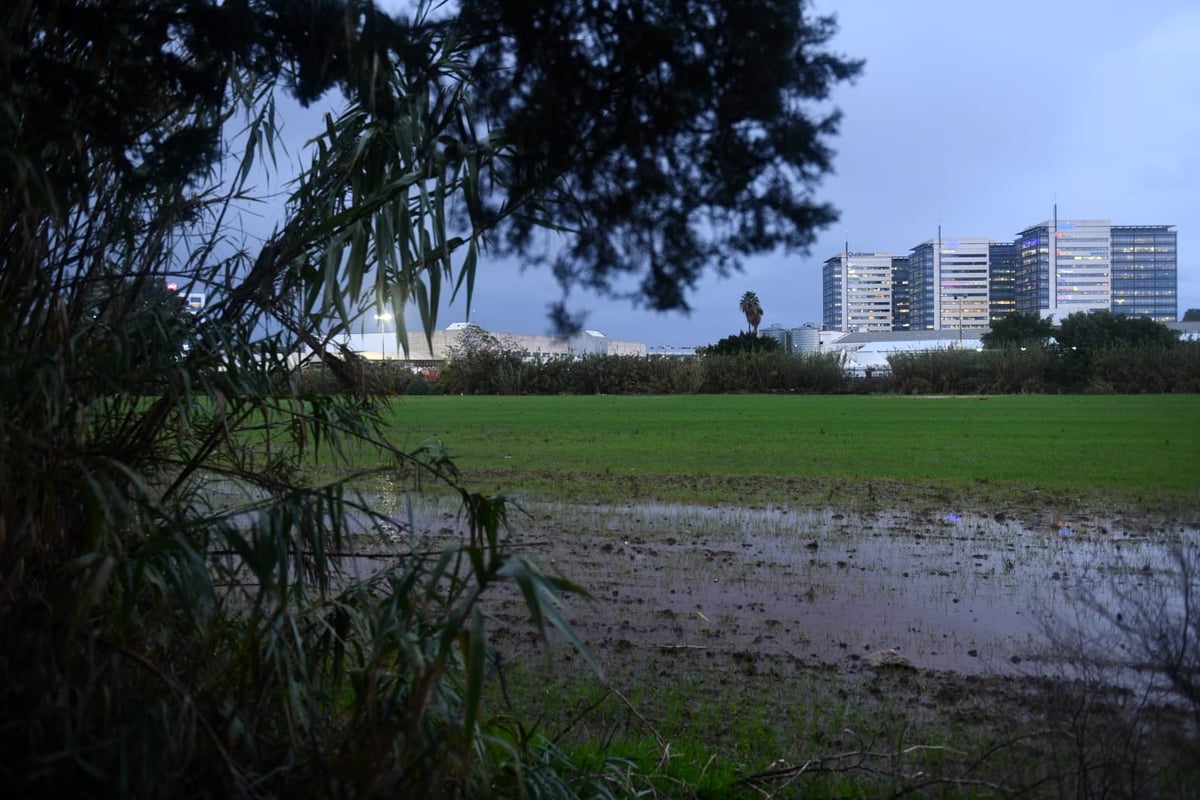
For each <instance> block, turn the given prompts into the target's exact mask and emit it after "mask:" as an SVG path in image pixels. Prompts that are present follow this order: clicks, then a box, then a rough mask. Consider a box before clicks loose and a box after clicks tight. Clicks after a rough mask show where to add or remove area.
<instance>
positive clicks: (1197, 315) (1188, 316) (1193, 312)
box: [1181, 308, 1200, 322]
mask: <svg viewBox="0 0 1200 800" xmlns="http://www.w3.org/2000/svg"><path fill="white" fill-rule="evenodd" d="M1181 322H1200V308H1189V309H1188V310H1187V311H1185V312H1183V319H1182V320H1181Z"/></svg>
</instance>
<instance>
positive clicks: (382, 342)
mask: <svg viewBox="0 0 1200 800" xmlns="http://www.w3.org/2000/svg"><path fill="white" fill-rule="evenodd" d="M375 319H377V320H378V321H379V322H380V323H382V324H381V325H380V326H379V327H380V329H381V333H380V334H379V349H380V351H381V353H380V354H381V356H382V359H381V360H383V361H387V339H386V338H385V337H386V336H387V324H388V323H389V322H391V321H392V315H391V314H389V313H388V312H386V311H385V312H384V313H382V314H376V315H375Z"/></svg>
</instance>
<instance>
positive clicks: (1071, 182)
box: [410, 0, 1200, 347]
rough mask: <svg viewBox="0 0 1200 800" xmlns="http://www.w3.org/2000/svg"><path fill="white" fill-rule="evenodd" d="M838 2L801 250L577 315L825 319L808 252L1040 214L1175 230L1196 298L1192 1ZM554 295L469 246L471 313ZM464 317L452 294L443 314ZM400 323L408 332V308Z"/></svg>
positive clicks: (995, 227)
mask: <svg viewBox="0 0 1200 800" xmlns="http://www.w3.org/2000/svg"><path fill="white" fill-rule="evenodd" d="M812 9H813V10H815V12H816V13H819V14H822V15H824V14H831V13H832V14H836V16H837V19H838V24H839V32H838V34H837V35H836V37H835V38H834V39H833V40H832V41H831V42H830V45H829V47H830V49H832V50H834V51H835V52H837V53H839V54H841V55H844V56H847V57H850V58H862V59H865V60H866V65H865V67H864V69H863V73H862V74H861V75H860V77H859V78H858V79H857V80H856V81H855V82H854V83H850V84H841V85H839V87H838V88H837V89H836V90H835V92H834V95H833V97H832V105H833V106H836V107H837V108H839V109H840V110H841V111H842V113H843V119H842V123H841V130H840V133H839V134H838V135H837V136H836V137H834V138H833V139H831V140H830V144H831V145H832V147H833V149H834V150H835V151H836V155H835V156H834V160H833V168H834V172H833V174H830V175H828V176H827V177H826V178H825V179H824V180H823V181H822V182H821V184H820V185H819V186H818V187H817V190H816V193H817V197H818V198H819V199H821V200H823V201H828V202H830V203H832V204H833V205H834V206H835V207H836V208H837V209H839V211H840V214H841V218H840V220H839V221H838V222H837V223H835V224H834V225H832V226H830V227H829V228H827V229H825V230H824V231H822V232H821V233H820V234H819V236H818V239H817V242H816V244H815V245H814V246H813V248H812V249H811V251H810V253H809V254H807V255H805V254H802V253H792V254H785V253H774V254H770V255H766V256H760V257H756V258H754V259H749V260H747V261H746V263H745V265H744V269H743V271H742V272H741V273H739V274H735V275H733V276H731V277H728V278H720V277H717V276H715V275H714V276H710V277H709V278H707V279H705V280H703V281H702V282H701V283H700V285H699V286H698V287H697V289H696V290H695V291H694V292H692V293H691V294H690V295H689V296H688V300H689V303H690V304H691V306H692V311H691V312H690V313H687V314H685V313H680V312H670V313H657V312H653V311H649V310H646V309H644V308H637V307H635V306H633V305H632V304H630V302H629V301H622V300H609V299H606V298H602V297H597V296H596V295H593V294H589V293H586V292H582V291H574V292H572V294H571V295H570V297H569V303H570V305H571V306H572V307H573V308H580V309H585V310H587V311H588V312H589V313H588V316H587V319H586V322H585V327H587V328H589V329H593V330H598V331H600V332H601V333H603V334H604V335H605V336H607V337H608V338H610V339H619V340H627V341H636V342H644V343H646V344H647V345H649V346H651V347H693V346H696V345H703V344H710V343H713V342H716V341H717V340H719V339H721V338H723V337H725V336H729V335H731V334H735V333H738V332H739V331H741V330H744V329H745V328H746V322H745V317H744V316H743V315H742V314H741V312H740V311H739V309H738V299H739V298H740V297H741V295H742V293H743V292H745V291H747V290H750V291H754V292H756V293H757V294H758V296H759V298H760V300H761V302H762V306H763V309H764V312H765V313H764V316H763V320H762V327H766V326H768V325H771V324H776V323H777V324H780V325H783V326H784V327H787V328H791V327H796V326H799V325H803V324H806V323H818V324H819V323H820V321H821V264H822V263H823V262H824V261H825V259H826V258H828V257H830V256H832V255H834V254H836V253H838V252H840V251H841V250H842V248H843V246H844V245H845V244H846V243H848V244H849V247H850V249H851V250H852V251H888V252H891V253H894V254H898V255H904V254H907V253H908V252H909V250H910V249H911V248H912V247H914V246H915V245H917V244H919V243H921V242H924V241H926V240H929V239H932V238H934V237H935V236H936V235H937V231H938V226H939V225H940V226H941V229H942V232H943V235H945V236H954V237H966V236H986V237H990V238H992V239H995V240H997V241H1012V240H1013V238H1014V237H1015V234H1016V233H1017V232H1018V231H1020V230H1022V229H1024V228H1026V227H1029V226H1030V225H1034V224H1037V223H1040V222H1043V221H1046V220H1048V219H1051V218H1052V216H1053V214H1054V207H1055V204H1057V207H1058V217H1059V219H1108V220H1111V222H1112V223H1113V224H1119V225H1152V224H1153V225H1160V224H1167V225H1174V226H1176V230H1177V232H1178V244H1179V313H1180V315H1182V314H1183V312H1184V310H1186V309H1187V308H1193V307H1200V253H1198V252H1197V249H1198V248H1200V197H1198V195H1200V3H1196V2H1195V0H1142V2H1138V3H1131V2H1128V0H1123V1H1121V2H1114V1H1113V0H1006V2H1003V3H1001V2H974V1H973V0H972V1H969V2H968V1H966V0H905V2H895V1H894V0H815V2H814V3H813V4H812ZM560 295H561V292H560V289H559V287H558V286H557V284H556V283H555V281H554V279H553V278H552V276H551V275H550V274H549V272H548V271H547V270H545V269H536V268H529V269H523V268H522V266H521V265H520V264H519V263H515V262H510V261H502V260H496V259H487V258H484V259H481V262H480V265H479V272H478V277H477V282H476V294H475V299H474V302H473V303H472V308H471V313H470V319H471V321H473V322H476V323H478V324H480V325H482V326H483V327H484V328H486V329H488V330H490V331H496V332H507V333H525V334H539V333H546V332H548V330H549V321H548V319H547V317H546V309H547V304H549V303H550V302H552V301H554V300H556V299H558V298H559V297H560ZM466 318H467V313H466V307H465V305H464V304H463V303H462V302H461V299H460V301H459V302H458V303H456V305H455V306H454V307H451V308H449V309H445V310H443V311H442V312H441V314H440V316H439V319H438V327H445V326H446V325H447V324H449V323H451V322H455V321H462V320H464V319H466ZM410 326H411V327H413V328H414V329H416V327H417V323H416V321H415V319H414V320H413V321H412V322H410Z"/></svg>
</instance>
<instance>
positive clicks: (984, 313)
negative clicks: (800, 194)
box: [909, 233, 993, 330]
mask: <svg viewBox="0 0 1200 800" xmlns="http://www.w3.org/2000/svg"><path fill="white" fill-rule="evenodd" d="M991 244H993V242H992V241H991V240H990V239H987V238H983V237H978V236H969V237H942V236H941V235H940V233H939V235H938V237H937V238H936V239H930V240H928V241H925V242H922V243H921V244H919V245H917V246H916V247H914V248H913V249H912V253H911V255H910V256H909V283H910V286H911V295H910V296H911V302H912V330H947V329H951V330H953V329H979V328H986V327H988V324H989V309H988V255H989V250H988V248H989V246H990V245H991Z"/></svg>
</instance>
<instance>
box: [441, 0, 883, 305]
mask: <svg viewBox="0 0 1200 800" xmlns="http://www.w3.org/2000/svg"><path fill="white" fill-rule="evenodd" d="M461 18H462V19H463V20H465V21H466V22H467V25H468V29H469V33H468V36H469V37H470V39H471V41H472V42H477V43H479V44H480V47H479V49H478V50H477V53H478V60H477V62H476V64H477V67H478V69H477V70H476V75H477V80H476V84H477V86H478V91H479V96H480V97H481V99H482V102H483V105H484V107H485V109H486V114H487V115H488V118H489V119H491V120H493V121H495V122H496V124H497V125H498V126H499V127H500V128H502V129H503V130H504V131H505V136H506V139H507V141H509V142H511V143H512V144H513V145H514V146H515V152H516V154H517V155H516V156H515V158H514V159H513V160H512V161H507V162H503V163H501V164H497V165H496V167H497V168H496V170H495V171H494V174H495V176H496V178H497V180H498V182H499V183H501V184H502V185H503V186H505V188H506V193H505V195H504V196H503V198H502V199H501V200H499V201H498V202H497V203H496V204H495V205H494V206H492V207H491V212H492V214H493V216H501V215H504V214H506V213H507V212H510V211H512V210H513V208H514V206H515V205H519V204H520V203H521V202H522V201H523V200H525V199H526V198H528V199H531V200H534V202H532V203H530V204H529V206H528V208H527V209H524V210H521V211H518V212H517V213H513V214H510V215H509V217H508V224H507V225H506V227H505V229H504V230H505V239H504V241H505V242H506V243H507V245H508V248H509V249H510V250H512V251H515V252H519V253H521V254H523V255H526V256H533V255H536V254H537V253H536V252H535V251H536V245H537V242H538V239H537V237H536V235H535V234H536V233H537V230H538V227H539V226H540V225H542V224H543V223H545V222H546V221H549V222H551V223H553V225H554V226H555V227H556V228H557V229H559V230H561V231H562V232H563V233H564V234H565V238H564V239H563V240H562V244H563V246H562V247H561V248H560V249H558V250H557V251H556V252H555V253H553V254H552V255H545V254H543V255H544V258H545V260H547V261H550V262H551V263H552V265H553V269H554V272H555V274H556V275H557V276H558V278H559V280H560V281H562V282H563V283H564V285H566V286H569V285H571V284H574V283H581V284H584V285H587V286H591V287H593V288H596V289H599V290H602V291H607V292H610V293H616V292H617V287H618V285H619V283H618V282H619V280H620V279H622V278H624V277H625V276H630V275H632V276H637V277H638V278H639V282H638V285H637V289H636V290H634V291H631V292H627V294H629V295H631V296H633V297H635V298H636V299H638V300H641V301H643V302H645V303H646V304H648V305H650V306H651V307H653V308H656V309H660V310H662V309H676V308H687V298H686V292H687V289H689V288H690V287H691V286H692V285H693V284H694V283H695V282H696V280H697V279H698V278H699V277H700V276H701V275H702V274H703V273H704V272H705V271H707V270H710V269H716V270H718V271H720V272H722V273H724V272H728V271H730V270H732V269H735V268H736V267H737V266H738V265H739V264H740V259H741V258H742V257H744V256H746V255H750V254H755V253H763V252H767V251H770V250H773V249H775V248H778V247H788V248H805V247H807V246H808V245H810V244H811V243H812V241H813V236H814V232H815V231H816V230H817V229H819V228H821V227H823V226H825V225H828V224H829V223H831V222H833V221H835V220H836V218H837V216H836V213H835V211H834V209H833V208H832V207H831V206H829V205H828V204H826V203H822V202H820V201H818V200H817V199H816V198H815V197H814V193H813V190H814V188H815V185H816V183H817V181H818V180H819V179H820V177H821V176H822V175H824V174H825V173H826V172H827V171H828V170H829V168H830V160H831V158H832V151H831V149H830V147H829V138H830V137H831V136H832V135H833V134H835V133H836V131H837V126H838V121H839V115H838V113H837V112H836V111H835V110H833V109H831V108H828V107H826V106H825V105H824V104H823V101H825V100H827V98H828V96H829V93H830V91H831V89H832V88H833V87H834V86H835V85H836V84H837V83H839V82H842V81H845V80H849V79H852V78H853V77H854V76H855V75H857V73H858V72H859V70H860V68H861V63H860V62H857V61H851V60H848V59H845V58H842V57H840V56H837V55H835V54H833V53H831V52H829V51H828V50H827V49H825V47H826V45H827V43H828V42H829V39H830V38H831V37H832V36H833V34H834V32H835V24H834V20H833V19H832V18H830V17H816V16H813V15H812V14H811V13H810V12H809V9H808V3H805V2H796V0H751V1H750V2H747V1H746V0H698V1H697V2H691V3H687V4H670V3H663V2H658V1H657V0H631V1H630V2H622V3H616V4H608V3H595V2H592V0H560V1H559V2H546V3H509V2H498V0H464V2H463V4H462V12H461ZM510 63H511V64H512V65H513V66H512V69H511V70H498V69H496V68H495V67H496V65H499V64H510Z"/></svg>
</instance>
